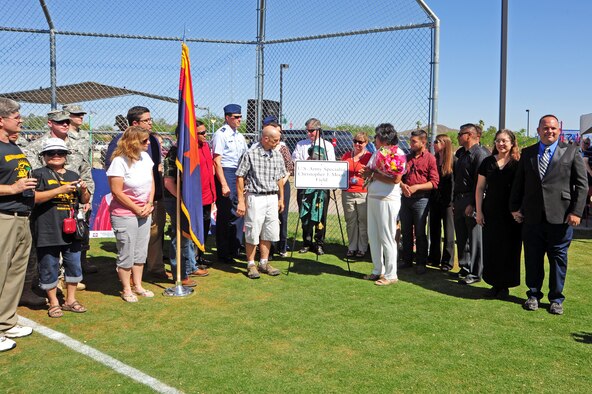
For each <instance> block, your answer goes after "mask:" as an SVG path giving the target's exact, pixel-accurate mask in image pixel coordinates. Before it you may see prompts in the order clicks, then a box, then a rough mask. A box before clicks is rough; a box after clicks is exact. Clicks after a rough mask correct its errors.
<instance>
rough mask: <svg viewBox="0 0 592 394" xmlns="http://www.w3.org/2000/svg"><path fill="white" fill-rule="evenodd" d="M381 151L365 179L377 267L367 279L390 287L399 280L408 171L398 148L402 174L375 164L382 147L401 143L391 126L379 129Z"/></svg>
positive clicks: (364, 175) (385, 125) (384, 125)
mask: <svg viewBox="0 0 592 394" xmlns="http://www.w3.org/2000/svg"><path fill="white" fill-rule="evenodd" d="M374 143H375V144H376V149H377V151H376V152H375V153H374V155H373V156H372V158H371V159H370V162H369V164H368V166H366V167H365V169H364V171H363V173H362V176H363V177H364V178H366V179H368V180H369V183H368V202H367V205H368V239H369V240H370V252H371V254H372V263H373V264H374V268H373V270H372V273H371V274H370V275H367V276H365V279H368V280H372V281H374V284H376V285H377V286H387V285H391V284H393V283H396V282H397V281H398V277H397V241H396V240H395V233H396V230H397V216H398V214H399V209H400V208H401V186H400V185H399V183H400V182H401V177H402V175H403V172H404V168H405V167H404V163H405V153H404V152H403V150H402V149H401V148H398V147H397V148H396V149H395V150H396V152H397V153H396V155H397V156H399V157H398V160H399V161H400V162H401V163H403V166H402V167H401V168H400V169H399V172H400V173H396V174H392V176H388V175H385V174H384V173H382V172H379V171H377V170H376V169H375V168H376V167H375V163H376V160H377V155H379V154H380V148H382V147H385V148H388V149H392V148H393V147H396V146H397V144H398V143H399V138H398V137H397V132H396V130H395V128H394V127H393V125H391V124H390V123H383V124H380V125H379V126H378V127H376V135H375V137H374Z"/></svg>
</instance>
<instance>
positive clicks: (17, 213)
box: [0, 209, 31, 217]
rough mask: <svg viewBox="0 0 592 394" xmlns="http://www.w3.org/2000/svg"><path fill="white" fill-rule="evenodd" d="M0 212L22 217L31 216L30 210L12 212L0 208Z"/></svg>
mask: <svg viewBox="0 0 592 394" xmlns="http://www.w3.org/2000/svg"><path fill="white" fill-rule="evenodd" d="M0 213H1V214H3V215H10V216H22V217H29V216H31V212H12V211H4V210H1V209H0Z"/></svg>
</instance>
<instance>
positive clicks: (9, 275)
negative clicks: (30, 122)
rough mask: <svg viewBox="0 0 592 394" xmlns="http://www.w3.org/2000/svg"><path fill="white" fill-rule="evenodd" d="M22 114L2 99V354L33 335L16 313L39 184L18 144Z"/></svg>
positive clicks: (0, 287) (0, 102)
mask: <svg viewBox="0 0 592 394" xmlns="http://www.w3.org/2000/svg"><path fill="white" fill-rule="evenodd" d="M19 111H20V105H19V104H18V103H17V102H16V101H13V100H10V99H7V98H1V97H0V252H1V253H2V256H3V257H2V258H0V352H2V351H6V350H10V349H13V348H14V347H15V346H16V343H15V342H14V341H13V340H12V339H10V338H20V337H24V336H27V335H30V334H31V333H32V332H33V330H32V329H31V328H30V327H23V326H20V325H18V324H17V323H18V316H17V314H16V308H17V306H18V301H19V298H20V296H21V292H22V290H23V281H24V279H25V270H26V268H27V261H28V259H29V250H30V249H31V231H30V228H29V215H30V213H31V209H32V208H33V204H34V203H35V198H34V192H33V190H34V189H35V186H36V185H37V181H36V180H35V179H33V178H30V176H29V171H30V170H31V164H30V163H29V161H28V160H27V157H26V156H25V155H24V153H23V152H22V151H21V149H20V148H19V147H18V146H17V145H16V144H15V142H16V140H17V138H18V133H19V132H20V130H21V125H22V124H23V121H22V119H21V115H20V113H19Z"/></svg>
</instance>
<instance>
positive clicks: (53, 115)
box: [47, 110, 70, 122]
mask: <svg viewBox="0 0 592 394" xmlns="http://www.w3.org/2000/svg"><path fill="white" fill-rule="evenodd" d="M47 118H48V119H49V120H53V121H54V122H62V121H64V120H70V112H67V111H59V110H55V111H51V112H48V113H47Z"/></svg>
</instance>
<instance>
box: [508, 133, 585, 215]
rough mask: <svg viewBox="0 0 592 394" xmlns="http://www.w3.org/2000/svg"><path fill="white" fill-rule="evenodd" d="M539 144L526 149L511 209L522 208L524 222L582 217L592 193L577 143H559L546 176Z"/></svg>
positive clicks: (517, 177) (522, 157)
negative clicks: (539, 157)
mask: <svg viewBox="0 0 592 394" xmlns="http://www.w3.org/2000/svg"><path fill="white" fill-rule="evenodd" d="M538 150H539V144H538V143H536V144H534V145H531V146H529V147H527V148H524V149H523V150H522V156H521V157H520V162H519V163H518V169H517V171H516V177H515V178H514V184H513V186H512V192H511V194H510V211H512V212H515V211H522V214H523V215H524V222H525V223H528V224H538V223H541V222H542V219H543V213H544V215H545V217H546V219H547V222H549V223H551V224H561V223H565V222H566V218H567V215H568V214H570V213H571V214H574V215H576V216H579V217H582V214H583V212H584V207H585V205H586V198H587V196H588V179H587V177H586V168H585V166H584V162H583V160H582V157H581V156H580V154H579V147H578V146H577V145H575V144H566V143H564V142H559V144H558V145H557V149H556V150H555V153H554V154H553V158H552V159H551V162H550V163H549V167H548V168H547V173H546V174H545V177H544V178H543V179H542V180H541V179H540V176H539V163H538Z"/></svg>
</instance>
